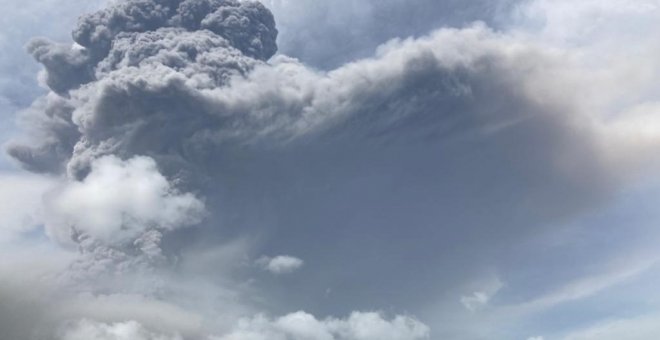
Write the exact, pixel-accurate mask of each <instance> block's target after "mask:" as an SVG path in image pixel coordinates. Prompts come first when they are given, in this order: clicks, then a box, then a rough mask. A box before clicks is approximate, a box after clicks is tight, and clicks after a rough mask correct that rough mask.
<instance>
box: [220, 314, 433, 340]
mask: <svg viewBox="0 0 660 340" xmlns="http://www.w3.org/2000/svg"><path fill="white" fill-rule="evenodd" d="M428 338H429V328H428V327H427V326H426V325H424V324H423V323H421V322H420V321H418V320H416V319H413V318H411V317H408V316H401V315H399V316H396V317H395V318H394V319H392V320H387V319H385V318H383V316H382V315H381V314H379V313H375V312H369V313H362V312H353V313H352V314H351V315H350V316H349V317H348V318H346V319H334V318H328V319H325V320H318V319H316V318H315V317H314V316H313V315H311V314H308V313H305V312H296V313H292V314H289V315H286V316H283V317H280V318H277V319H274V320H273V319H269V318H267V317H265V316H257V317H255V318H252V319H244V320H242V321H241V322H239V324H238V326H237V327H236V329H235V330H233V331H232V332H231V333H229V334H227V335H224V336H221V337H217V338H214V339H213V340H312V339H313V340H418V339H428Z"/></svg>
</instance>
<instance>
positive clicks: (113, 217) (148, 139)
mask: <svg viewBox="0 0 660 340" xmlns="http://www.w3.org/2000/svg"><path fill="white" fill-rule="evenodd" d="M276 37H277V30H276V28H275V22H274V19H273V16H272V14H271V13H270V11H268V10H267V9H266V8H265V7H264V6H263V5H261V4H260V3H258V2H239V1H235V0H185V1H161V0H156V1H151V0H149V1H145V0H136V1H124V2H119V3H118V4H116V5H114V6H111V7H109V8H107V9H104V10H101V11H99V12H96V13H93V14H90V15H86V16H83V17H81V18H80V21H79V24H78V27H76V29H75V30H74V31H73V38H74V41H75V44H74V45H73V46H69V45H63V44H56V43H52V42H49V41H47V40H44V39H36V40H34V41H32V42H30V43H29V45H28V51H29V52H30V53H31V54H32V55H33V56H34V57H35V59H36V60H37V61H38V62H40V63H41V64H43V66H44V69H45V73H44V77H45V78H44V80H45V83H46V84H47V85H48V87H49V88H50V89H51V90H52V92H51V93H49V94H48V95H46V96H45V97H43V98H41V99H39V100H37V101H36V102H35V103H34V105H33V107H32V108H31V109H29V110H28V112H27V113H26V115H25V117H26V119H27V121H28V126H31V127H30V129H33V132H35V136H34V137H36V138H35V139H34V143H32V144H28V145H24V144H15V145H12V146H10V147H9V150H8V152H9V154H10V155H11V156H13V157H14V158H15V159H17V160H18V161H20V162H21V164H23V165H24V166H25V168H27V169H29V170H32V171H36V172H45V173H51V174H62V173H64V174H66V176H67V177H68V178H69V179H70V180H69V181H67V183H66V184H63V185H61V186H60V187H59V188H58V189H57V190H55V191H54V192H52V193H51V194H49V195H48V197H47V199H46V202H47V208H46V216H47V217H48V218H47V221H46V222H45V226H46V229H47V232H48V233H49V235H50V236H51V238H53V239H55V240H57V241H59V242H60V243H61V244H65V245H71V246H77V247H79V249H80V251H81V252H82V253H83V254H86V256H84V257H82V258H81V259H80V260H79V261H78V262H77V263H76V264H75V265H74V268H73V269H74V270H72V271H70V272H68V273H66V274H65V275H73V276H74V277H75V279H76V280H78V279H85V278H93V277H97V278H98V276H99V275H102V274H104V273H107V272H110V273H113V272H116V271H119V272H123V271H131V270H135V268H136V266H137V267H139V268H143V269H144V268H148V267H151V266H152V265H154V264H158V263H162V262H163V261H164V257H163V256H162V254H161V249H160V242H161V239H162V236H163V234H162V233H163V232H166V231H172V230H175V229H179V228H181V227H185V226H191V225H194V224H197V223H199V222H200V221H201V220H202V219H203V218H204V216H205V208H204V202H203V201H202V200H201V199H200V198H198V197H196V196H195V195H193V194H191V193H182V192H180V188H182V187H185V183H188V181H189V180H190V178H189V177H190V176H186V171H188V170H190V169H191V166H188V164H189V163H190V162H189V159H188V157H194V156H195V155H196V150H195V144H194V141H195V139H197V138H198V137H197V136H196V134H197V133H198V132H199V131H204V129H206V128H213V127H216V126H220V125H223V124H224V120H225V119H224V118H223V117H222V113H221V112H215V111H213V110H211V109H206V108H204V105H203V102H200V99H199V93H200V92H201V91H204V90H209V89H215V88H218V87H222V86H225V85H227V83H228V81H229V79H230V78H231V77H232V76H236V75H245V74H246V73H247V72H248V71H250V70H251V69H253V68H254V67H255V65H259V64H263V63H264V61H265V60H267V59H269V58H270V57H271V56H272V55H273V54H274V53H275V52H276V50H277V46H276V44H275V40H276ZM35 127H36V129H35ZM138 156H139V157H138ZM154 160H155V161H154ZM161 171H164V173H165V176H164V175H161ZM81 276H82V277H81Z"/></svg>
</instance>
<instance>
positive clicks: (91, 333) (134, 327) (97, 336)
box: [60, 320, 183, 340]
mask: <svg viewBox="0 0 660 340" xmlns="http://www.w3.org/2000/svg"><path fill="white" fill-rule="evenodd" d="M60 339H61V340H182V339H183V338H182V337H181V336H179V335H163V334H157V333H153V332H151V331H149V330H147V329H146V328H144V327H143V326H142V325H140V324H139V323H137V322H135V321H128V322H122V323H114V324H105V323H99V322H94V321H90V320H81V321H78V322H76V323H73V324H70V325H68V326H67V327H66V328H65V330H64V331H63V334H62V336H61V337H60Z"/></svg>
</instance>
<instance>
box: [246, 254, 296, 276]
mask: <svg viewBox="0 0 660 340" xmlns="http://www.w3.org/2000/svg"><path fill="white" fill-rule="evenodd" d="M256 263H257V265H258V266H260V267H261V268H263V269H264V270H267V271H269V272H271V273H273V274H288V273H292V272H294V271H296V270H298V269H300V268H301V267H302V266H303V265H304V264H305V262H304V261H303V260H301V259H299V258H297V257H293V256H288V255H280V256H275V257H272V258H271V257H268V256H263V257H261V258H259V259H258V260H257V261H256Z"/></svg>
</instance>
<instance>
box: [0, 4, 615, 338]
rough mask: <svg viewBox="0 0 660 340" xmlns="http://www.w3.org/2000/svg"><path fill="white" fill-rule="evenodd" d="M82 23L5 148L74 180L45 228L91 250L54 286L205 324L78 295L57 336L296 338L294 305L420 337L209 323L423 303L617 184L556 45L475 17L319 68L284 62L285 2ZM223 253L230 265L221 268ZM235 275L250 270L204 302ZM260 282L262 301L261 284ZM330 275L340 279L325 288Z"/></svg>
mask: <svg viewBox="0 0 660 340" xmlns="http://www.w3.org/2000/svg"><path fill="white" fill-rule="evenodd" d="M396 3H397V6H398V4H399V3H398V2H396ZM479 3H480V4H481V3H482V2H479ZM73 38H74V41H75V44H58V43H53V42H49V41H46V40H43V39H37V40H34V41H33V42H31V43H30V44H29V45H28V51H29V52H30V53H31V54H32V55H33V56H34V57H35V59H36V60H37V61H38V62H40V63H41V64H42V65H43V68H44V70H45V71H44V72H45V73H44V74H45V78H44V79H45V82H46V84H47V86H48V87H49V90H50V92H49V93H48V94H47V95H45V96H43V97H41V98H39V99H38V100H36V101H35V102H34V103H33V104H32V106H31V107H30V108H28V109H27V110H25V111H24V112H22V113H21V121H22V123H23V125H24V126H25V128H26V132H27V136H26V137H25V138H24V139H23V140H17V141H14V142H13V143H12V144H11V145H10V146H9V147H8V153H9V154H10V155H11V156H12V157H13V158H14V159H15V160H17V161H18V162H20V163H21V164H22V165H23V166H24V167H25V168H26V169H28V170H30V171H34V172H39V173H47V174H54V175H58V176H61V177H63V178H64V179H63V180H62V182H63V183H60V185H59V186H58V187H57V188H56V189H55V190H53V191H52V192H51V193H50V196H49V197H47V199H46V204H47V205H48V207H47V209H46V219H47V221H45V223H44V226H45V229H46V232H47V233H48V236H49V237H50V238H51V239H54V240H57V241H59V243H60V244H62V245H64V246H68V247H76V248H77V249H78V251H79V253H81V254H82V255H81V256H80V258H79V259H77V260H76V261H74V263H73V264H72V265H71V266H70V267H69V270H68V271H66V272H65V273H64V274H63V276H64V279H63V280H65V281H73V282H75V284H74V290H83V291H89V292H90V294H92V297H93V298H90V299H89V301H92V302H93V301H95V298H96V295H94V294H98V293H99V292H102V293H107V294H109V295H112V294H114V293H117V294H121V293H136V294H139V295H141V296H142V295H144V296H147V297H148V298H147V299H152V300H149V301H150V304H148V305H149V306H150V307H149V308H146V307H145V310H149V313H151V309H159V308H160V303H163V304H169V305H170V306H175V307H177V308H178V307H179V306H185V307H186V308H188V309H187V310H188V311H190V310H193V311H195V312H197V311H199V310H201V309H203V311H201V312H199V313H198V314H195V313H192V314H194V317H191V319H193V320H197V319H195V318H196V317H200V318H206V317H208V318H209V319H211V321H208V319H204V320H205V322H208V324H211V325H212V326H209V325H208V324H207V323H201V322H200V324H202V326H199V327H197V326H196V325H197V324H196V323H195V322H191V323H190V324H193V326H189V323H185V325H186V327H185V329H184V330H179V329H176V327H175V326H172V327H170V326H168V325H164V324H165V322H161V323H159V322H158V320H155V321H154V317H151V316H149V315H147V314H149V313H147V312H145V313H144V314H139V313H136V316H135V317H133V319H135V321H137V322H139V323H131V322H129V323H122V322H124V321H126V319H127V318H126V317H124V316H123V314H122V313H125V311H124V310H122V308H121V303H117V302H113V304H112V308H110V309H112V311H111V312H107V313H106V314H103V313H90V314H91V316H89V318H90V319H92V320H90V321H84V320H83V321H79V320H80V319H84V317H86V316H88V315H86V314H85V313H86V312H88V311H87V310H86V309H84V308H82V310H84V312H76V313H73V314H72V315H67V320H69V319H72V320H74V321H76V322H74V323H72V324H70V325H69V326H70V327H69V329H65V330H64V335H63V337H65V338H66V339H67V340H68V338H72V339H78V338H80V337H84V336H88V335H87V334H96V335H95V336H97V337H100V338H101V339H105V338H104V336H105V337H107V336H108V335H107V334H113V332H115V330H116V329H129V330H130V331H131V332H134V333H135V334H143V335H144V337H145V338H147V339H151V338H157V339H159V338H165V339H167V337H166V336H165V335H163V337H158V336H159V335H158V334H161V333H162V334H166V335H167V336H169V335H170V334H176V333H177V331H181V332H180V333H181V334H183V336H184V338H186V339H188V338H190V339H206V338H207V335H208V334H221V333H223V332H225V333H227V332H229V333H227V334H229V337H230V338H232V339H233V338H239V339H240V338H241V337H243V336H250V335H254V334H262V335H263V334H266V335H269V334H270V335H272V336H273V337H274V338H276V339H279V338H282V339H284V338H287V339H288V338H293V339H298V338H304V336H305V335H304V334H302V335H301V333H296V332H298V329H297V328H295V327H289V326H290V325H291V324H290V323H291V322H293V321H296V320H297V321H301V320H302V321H304V322H303V324H306V325H313V326H314V327H312V328H314V329H316V330H317V331H319V332H320V333H318V334H322V335H323V334H324V335H323V336H324V337H319V338H323V339H326V338H327V339H350V340H352V339H358V338H359V339H367V338H368V337H359V336H358V335H356V334H358V333H360V332H359V331H358V330H357V329H354V328H353V326H352V323H351V322H352V321H355V322H358V321H359V322H360V323H361V322H375V323H377V324H379V325H381V326H382V327H380V328H377V329H382V331H379V332H380V333H377V334H376V335H375V338H378V339H382V338H383V337H382V336H380V334H386V333H387V334H390V335H391V334H394V335H393V336H392V339H404V340H409V339H423V338H427V337H428V336H429V335H428V330H427V328H426V326H423V325H422V324H421V323H419V322H418V321H416V320H414V319H409V318H404V317H396V318H394V319H393V320H394V321H387V320H386V319H383V317H382V316H381V315H380V314H377V313H375V314H354V317H353V319H354V320H352V319H349V320H348V321H344V320H338V319H332V318H329V319H325V318H321V319H316V317H313V316H311V315H309V314H306V313H303V312H299V313H294V314H290V315H288V316H285V317H282V318H267V317H256V318H248V319H244V320H243V321H242V322H241V323H236V324H237V325H238V326H237V327H224V328H223V327H220V326H218V327H216V326H215V323H214V321H215V320H216V319H221V318H220V317H218V315H222V316H226V315H227V314H230V315H229V316H227V317H226V319H225V320H230V321H229V323H230V325H231V326H233V324H232V323H233V322H234V321H235V320H237V318H236V315H235V314H232V313H233V310H234V309H236V310H239V309H240V308H238V307H236V305H239V306H246V305H248V306H250V308H248V307H246V308H245V309H247V310H249V311H250V312H252V309H251V308H252V307H253V306H254V305H257V306H259V307H263V306H264V305H266V307H265V308H264V309H266V310H269V311H273V312H276V313H290V312H291V310H289V309H290V308H292V307H291V306H295V308H298V309H304V310H307V311H309V312H312V313H314V314H320V315H329V314H342V315H343V314H346V306H351V308H353V307H354V308H357V309H365V310H374V309H377V310H387V309H391V308H392V306H396V308H397V309H401V310H413V309H415V308H417V309H420V307H419V306H420V305H421V306H424V307H428V305H432V304H433V303H435V302H436V301H429V300H430V299H429V296H434V297H439V298H438V299H440V298H441V297H442V296H443V295H442V294H444V292H445V291H448V290H449V289H451V288H452V287H455V286H456V285H457V284H458V282H463V281H464V280H466V278H468V277H471V275H473V274H474V273H476V272H478V271H480V270H482V269H483V268H482V267H479V266H483V265H484V263H487V264H488V263H490V261H493V262H495V261H496V260H497V256H498V255H499V254H501V250H502V249H509V248H510V246H511V245H512V244H515V243H516V242H517V241H518V240H520V239H521V238H523V237H524V236H525V235H529V234H532V233H535V232H539V231H543V230H545V228H549V227H550V226H551V225H552V223H553V222H556V221H562V220H563V219H566V218H568V217H570V216H573V215H574V214H576V213H578V212H581V211H584V210H585V209H588V208H590V207H593V206H594V205H595V204H596V203H598V202H600V201H601V200H603V199H604V198H606V197H607V196H608V195H609V194H611V193H612V192H615V190H617V189H618V186H619V184H620V182H621V178H622V177H623V175H622V173H623V172H625V171H620V170H621V169H620V168H617V167H615V166H614V165H613V164H614V163H616V162H615V160H616V159H617V158H616V157H614V156H617V155H613V152H612V150H613V149H611V148H609V146H611V145H612V144H608V143H607V142H609V140H607V139H606V138H605V137H609V136H607V135H605V134H603V133H602V131H601V130H599V127H598V126H596V125H597V124H593V121H592V120H591V119H590V116H589V115H587V114H585V113H584V112H583V111H582V107H581V106H580V105H579V104H580V103H579V98H577V96H578V94H576V92H573V91H570V89H574V88H573V87H571V86H575V84H574V83H572V82H571V80H570V79H568V80H567V79H566V78H564V77H565V76H566V74H565V70H564V67H565V64H563V62H564V59H563V58H562V56H557V54H556V53H555V51H553V50H552V49H546V48H544V47H543V46H540V45H534V44H530V43H528V42H527V41H524V40H517V39H518V37H516V36H507V35H506V34H503V33H499V32H496V31H493V30H492V29H490V28H488V27H486V26H485V25H483V24H475V25H473V26H470V27H467V28H464V29H443V30H438V31H435V32H433V33H431V34H429V35H427V36H424V37H421V38H416V39H412V38H410V39H406V40H393V41H390V42H388V43H386V44H385V45H383V46H381V47H380V48H379V49H378V51H377V53H376V55H375V56H373V57H372V58H367V59H363V60H358V61H354V62H352V63H349V64H346V65H344V66H341V67H339V68H337V69H335V70H332V71H327V72H326V71H320V70H316V69H313V68H310V67H308V66H306V65H305V64H304V63H302V62H300V61H299V60H297V59H293V58H290V57H287V56H283V55H277V56H275V52H276V50H277V47H276V44H275V40H276V38H277V30H276V29H275V23H274V19H273V16H272V15H271V13H270V12H269V10H267V9H266V8H265V7H264V6H263V5H261V4H259V3H257V2H251V1H235V0H215V1H212V0H185V1H175V0H172V1H164V0H129V1H122V2H118V3H116V4H114V5H113V6H111V7H109V8H107V9H105V10H102V11H99V12H97V13H93V14H91V15H86V16H83V17H82V18H81V19H80V22H79V25H78V26H77V27H76V29H75V30H74V32H73ZM315 43H318V41H316V42H315ZM567 84H568V85H567ZM617 150H619V149H617ZM205 208H206V210H205ZM191 226H196V228H186V227H191ZM254 235H258V236H259V237H255V236H254ZM244 239H249V241H245V243H248V244H249V246H244V247H243V246H240V247H236V248H240V249H239V250H231V251H228V253H229V255H227V254H225V253H223V252H222V251H220V252H219V253H216V248H222V247H221V246H219V245H222V246H226V245H227V243H231V242H237V243H240V242H239V241H243V240H244ZM253 239H258V241H253ZM237 240H238V241H237ZM251 242H254V243H251ZM255 244H256V245H255ZM393 244H397V245H399V244H403V245H405V246H402V247H398V246H397V247H394V246H392V245H393ZM457 245H460V247H458V246H457ZM229 248H231V247H229ZM245 248H248V249H247V250H245ZM459 248H460V249H459ZM223 249H224V248H223ZM255 249H258V254H256V252H257V250H255ZM218 254H219V255H218ZM263 254H273V255H276V254H293V255H295V256H300V258H299V259H298V258H296V259H297V260H299V262H297V263H298V265H297V266H296V268H299V270H298V271H296V272H295V273H291V275H288V276H287V277H291V281H286V282H285V283H277V282H276V283H273V281H268V280H275V278H273V277H275V276H277V275H270V276H269V277H267V278H265V279H263V280H261V281H259V280H257V281H256V283H254V281H253V280H252V277H251V276H250V275H252V274H253V272H252V271H254V269H255V267H256V269H259V266H255V265H254V263H255V261H254V260H255V259H257V258H259V255H263ZM225 255H226V256H225ZM503 256H504V255H503ZM225 258H228V259H230V260H231V261H230V260H226V259H225ZM457 258H459V259H461V261H455V259H457ZM419 259H427V260H428V259H432V262H433V265H432V266H430V265H429V263H428V262H427V263H420V261H419ZM222 261H228V262H232V263H231V264H229V265H227V267H230V269H229V270H226V271H219V272H218V273H216V268H217V266H219V265H218V263H222ZM303 261H304V263H305V265H304V267H301V265H302V263H303ZM429 261H430V260H429ZM473 264H479V266H478V265H474V266H472V265H473ZM236 267H240V268H241V269H240V270H236ZM246 268H247V269H246ZM250 268H252V269H250ZM393 268H394V269H395V270H394V274H393ZM234 270H235V271H239V272H240V274H241V275H237V277H238V278H237V279H236V280H237V281H241V280H243V279H245V280H244V281H245V282H247V283H245V282H241V283H240V284H236V286H240V288H237V289H236V290H231V289H230V292H229V293H227V295H228V296H230V297H229V298H226V296H222V297H218V298H217V300H213V301H212V302H208V300H209V299H208V297H207V296H206V295H205V293H208V292H209V291H211V292H215V291H216V290H218V288H217V286H219V284H218V283H219V282H221V283H223V284H224V283H227V281H228V282H229V283H230V284H234V283H235V282H234V281H233V278H226V277H223V275H224V274H225V273H227V272H229V273H233V271H234ZM245 273H248V274H245ZM300 273H305V274H306V275H307V276H306V277H305V278H304V279H296V277H297V276H296V275H298V274H300ZM447 273H451V275H447ZM262 274H264V273H262ZM242 275H245V276H242ZM255 275H260V274H255ZM198 276H199V279H198ZM279 276H282V275H279ZM70 277H72V278H70ZM172 277H174V278H176V279H174V280H167V278H172ZM246 277H247V278H246ZM127 278H130V279H127ZM196 280H199V281H201V282H204V283H203V284H200V283H199V282H197V281H196ZM179 281H181V282H179ZM127 282H128V283H127ZM191 282H194V284H193V283H191ZM208 282H210V283H208ZM207 283H208V285H209V286H210V287H212V288H208V287H207V286H205V284H207ZM268 284H272V286H271V287H274V289H273V292H267V293H264V295H267V297H268V298H271V300H270V301H272V302H268V303H264V302H263V300H262V299H261V298H262V297H263V296H260V295H259V294H254V291H255V290H259V289H260V288H264V287H263V286H261V285H265V286H268ZM278 284H279V286H278ZM199 286H201V287H205V288H206V289H197V288H198V287H199ZM191 287H193V288H191ZM246 287H247V288H246ZM271 287H265V288H271ZM328 287H343V290H342V291H338V292H337V293H333V294H334V295H333V296H332V298H331V299H319V298H318V296H319V295H322V294H323V292H326V291H328V292H329V291H330V289H329V288H328ZM236 291H239V292H236ZM244 291H248V292H249V294H241V293H243V292H244ZM319 291H321V293H319ZM327 294H329V293H327ZM235 295H238V296H239V297H236V296H235ZM245 296H249V297H248V298H246V297H245ZM383 297H387V298H386V299H384V298H383ZM114 298H115V297H113V299H114ZM65 300H66V299H65ZM119 300H121V299H119ZM228 300H229V301H231V302H232V303H234V304H223V303H224V302H225V301H228ZM246 300H247V302H246ZM113 301H114V300H113ZM218 301H220V302H218ZM207 303H208V304H209V305H211V306H208V305H207ZM90 304H91V303H90ZM137 304H140V301H139V302H137ZM117 306H119V307H117ZM153 306H156V307H158V308H156V307H153ZM226 306H228V307H226ZM88 308H89V307H88ZM173 308H174V307H173ZM174 309H176V308H174ZM255 309H256V308H255ZM176 311H177V313H178V309H176ZM177 313H172V315H174V316H178V315H179V314H177ZM223 313H225V314H223ZM236 313H238V312H236ZM244 314H245V313H244ZM244 314H243V315H240V316H244ZM98 315H101V317H98V318H95V316H98ZM117 315H119V316H120V317H118V316H117ZM145 315H147V316H145ZM200 315H201V316H200ZM55 319H57V318H55ZM96 319H98V320H96ZM172 319H176V318H175V317H172ZM168 320H169V319H168ZM291 320H293V321H291ZM365 320H366V321H365ZM397 320H398V321H397ZM57 321H60V320H59V319H58V320H57ZM78 321H79V322H78ZM117 322H119V323H117ZM296 325H297V324H296ZM143 326H145V327H147V328H143ZM224 326H226V325H224ZM159 327H160V328H159ZM196 327H197V328H196ZM310 327H311V326H310ZM173 328H174V329H173ZM254 329H258V330H260V332H257V333H254V332H255V330H254ZM152 331H153V332H152ZM159 332H160V333H159ZM397 334H398V335H397ZM232 335H235V337H231V336H232ZM176 336H178V335H172V337H173V338H174V339H177V337H176ZM264 336H265V335H264ZM312 338H313V337H312ZM220 339H224V338H222V337H221V338H220ZM368 339H371V338H368ZM21 340H22V339H21ZM113 340H114V339H113Z"/></svg>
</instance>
